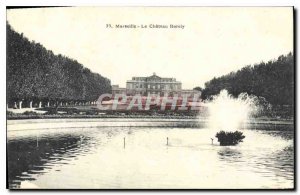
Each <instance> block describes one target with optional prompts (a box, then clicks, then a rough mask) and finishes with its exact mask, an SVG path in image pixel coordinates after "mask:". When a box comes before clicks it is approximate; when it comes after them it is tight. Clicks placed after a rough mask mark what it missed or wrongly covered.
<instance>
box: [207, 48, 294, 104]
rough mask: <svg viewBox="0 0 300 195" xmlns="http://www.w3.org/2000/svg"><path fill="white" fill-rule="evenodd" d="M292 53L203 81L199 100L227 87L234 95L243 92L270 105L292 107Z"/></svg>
mask: <svg viewBox="0 0 300 195" xmlns="http://www.w3.org/2000/svg"><path fill="white" fill-rule="evenodd" d="M294 81H295V78H294V55H293V54H292V53H289V54H288V55H286V56H283V55H282V56H279V57H278V59H277V60H272V61H269V62H267V63H265V62H261V63H259V64H255V65H253V66H250V65H249V66H246V67H244V68H242V69H241V70H238V71H237V72H231V73H229V74H227V75H224V76H221V77H218V78H213V79H212V80H210V81H208V82H206V83H205V88H204V89H203V90H202V99H208V98H209V97H211V95H216V94H219V92H220V91H221V90H222V89H227V90H228V92H229V93H230V94H232V95H233V96H235V97H237V96H238V95H239V94H240V93H242V92H246V93H248V94H252V95H255V96H258V97H264V98H265V99H266V100H267V101H268V102H269V103H271V104H272V105H274V106H291V107H293V106H294V90H295V88H294V85H295V83H294Z"/></svg>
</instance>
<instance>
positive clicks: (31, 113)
mask: <svg viewBox="0 0 300 195" xmlns="http://www.w3.org/2000/svg"><path fill="white" fill-rule="evenodd" d="M23 115H38V113H36V112H34V111H25V112H24V113H23Z"/></svg>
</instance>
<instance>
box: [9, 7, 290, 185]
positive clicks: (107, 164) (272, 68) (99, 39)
mask: <svg viewBox="0 0 300 195" xmlns="http://www.w3.org/2000/svg"><path fill="white" fill-rule="evenodd" d="M6 12H7V20H6V37H7V42H6V48H7V53H6V55H7V60H6V72H7V82H6V88H7V92H6V96H7V102H6V103H7V105H6V106H7V108H6V109H7V111H6V115H7V143H6V144H7V146H6V147H7V188H9V189H213V190H217V189H273V190H274V189H276V190H282V189H284V190H291V189H294V186H295V164H294V162H295V158H294V157H295V154H294V151H295V137H294V131H295V125H294V113H295V111H294V105H295V94H294V92H295V72H294V69H295V68H294V66H295V65H294V48H293V43H294V40H293V37H294V35H293V32H294V26H293V22H294V21H293V14H294V9H293V7H96V6H95V7H31V8H25V7H24V8H15V7H8V8H7V10H6Z"/></svg>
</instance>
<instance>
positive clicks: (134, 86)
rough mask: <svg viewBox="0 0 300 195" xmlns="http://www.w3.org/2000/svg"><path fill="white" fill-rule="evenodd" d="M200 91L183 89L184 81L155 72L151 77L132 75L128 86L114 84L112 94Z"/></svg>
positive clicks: (143, 94)
mask: <svg viewBox="0 0 300 195" xmlns="http://www.w3.org/2000/svg"><path fill="white" fill-rule="evenodd" d="M196 93H200V92H199V91H196V90H187V89H182V83H181V82H180V81H176V79H175V78H164V77H159V76H157V75H156V74H155V73H153V75H151V76H149V77H132V79H131V80H128V81H127V82H126V88H120V87H119V86H118V85H112V94H113V95H115V94H126V95H128V96H133V95H136V94H140V95H142V96H148V95H154V94H155V95H160V96H165V95H168V96H173V95H174V94H178V95H179V96H181V95H188V96H192V95H194V94H196Z"/></svg>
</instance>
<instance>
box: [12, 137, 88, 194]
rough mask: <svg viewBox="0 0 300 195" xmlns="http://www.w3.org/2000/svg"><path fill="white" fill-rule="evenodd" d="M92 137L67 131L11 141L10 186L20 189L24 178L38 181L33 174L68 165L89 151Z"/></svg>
mask: <svg viewBox="0 0 300 195" xmlns="http://www.w3.org/2000/svg"><path fill="white" fill-rule="evenodd" d="M90 139H91V138H90V137H88V136H87V135H85V136H79V135H72V134H65V135H58V136H55V137H39V136H36V137H26V139H24V138H23V139H20V140H11V141H9V142H8V150H9V151H8V175H9V177H8V180H9V184H10V188H18V187H19V185H20V183H21V181H25V180H35V179H34V178H32V177H31V175H33V174H37V175H39V174H43V173H46V172H47V171H46V169H50V168H51V166H52V165H53V164H68V163H69V161H70V160H72V159H75V158H76V156H77V155H80V154H82V153H85V152H88V151H89V149H90V147H91V143H89V140H90ZM56 171H59V170H56Z"/></svg>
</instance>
